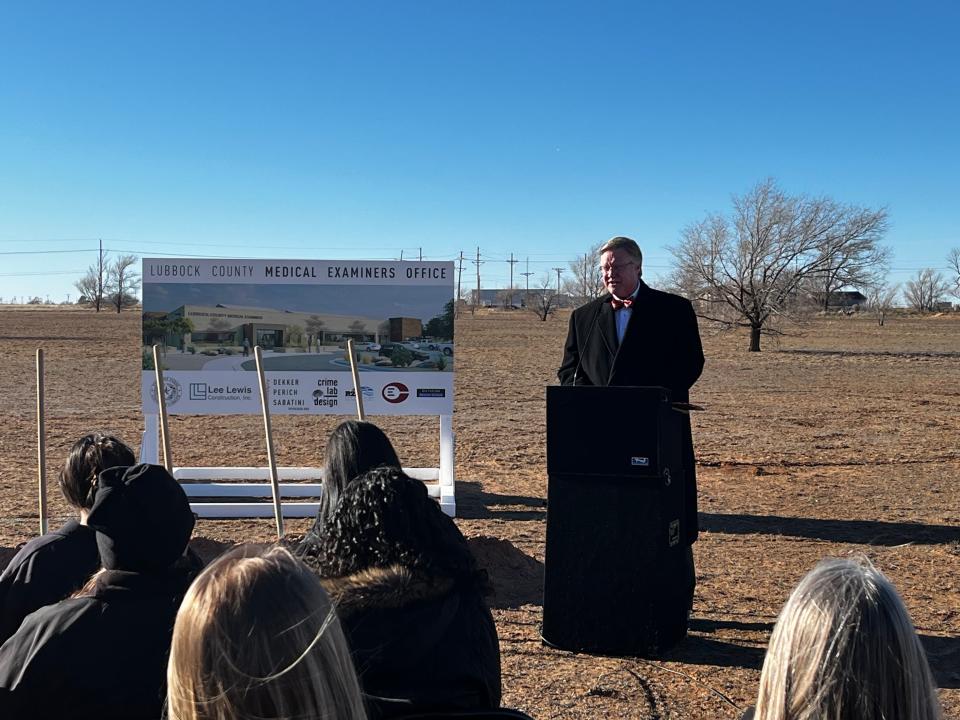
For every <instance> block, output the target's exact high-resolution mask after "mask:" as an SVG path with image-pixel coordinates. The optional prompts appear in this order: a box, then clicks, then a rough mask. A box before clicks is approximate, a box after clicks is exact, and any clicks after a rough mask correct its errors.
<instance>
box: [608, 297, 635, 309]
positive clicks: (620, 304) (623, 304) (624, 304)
mask: <svg viewBox="0 0 960 720" xmlns="http://www.w3.org/2000/svg"><path fill="white" fill-rule="evenodd" d="M610 305H611V306H613V309H614V310H619V309H620V308H628V307H630V306H631V305H633V298H627V299H626V300H617V299H616V298H615V297H611V298H610Z"/></svg>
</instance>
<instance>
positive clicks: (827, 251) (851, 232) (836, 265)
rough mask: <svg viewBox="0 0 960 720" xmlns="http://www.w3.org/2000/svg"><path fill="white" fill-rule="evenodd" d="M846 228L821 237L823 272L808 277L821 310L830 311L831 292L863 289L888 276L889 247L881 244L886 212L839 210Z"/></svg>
mask: <svg viewBox="0 0 960 720" xmlns="http://www.w3.org/2000/svg"><path fill="white" fill-rule="evenodd" d="M839 210H840V211H841V212H843V213H844V214H845V216H846V219H845V221H844V222H845V223H846V224H847V227H845V228H842V231H841V232H840V233H838V234H836V235H834V234H830V235H828V236H827V237H825V238H824V244H823V247H822V248H821V249H820V252H821V253H822V254H823V255H824V258H825V260H826V262H825V265H826V267H825V268H824V269H823V271H822V272H818V273H815V274H814V275H813V276H812V277H811V278H810V280H811V283H810V285H811V288H812V289H814V297H815V298H816V299H817V300H818V301H819V304H820V307H822V308H823V309H824V310H827V309H829V307H830V302H831V300H832V299H833V297H834V293H836V292H837V291H838V290H841V289H843V288H845V287H852V288H857V289H864V288H866V287H868V286H870V285H873V284H875V283H877V282H878V281H879V280H880V279H881V278H883V277H884V276H885V275H886V274H887V269H888V265H889V260H890V248H888V247H885V246H882V245H880V240H881V239H882V237H883V235H884V233H886V231H887V214H886V211H885V210H863V209H860V208H839Z"/></svg>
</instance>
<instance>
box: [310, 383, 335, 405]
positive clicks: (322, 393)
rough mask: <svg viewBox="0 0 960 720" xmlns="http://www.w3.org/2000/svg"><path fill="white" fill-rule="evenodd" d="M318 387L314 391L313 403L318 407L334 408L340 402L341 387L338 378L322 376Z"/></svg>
mask: <svg viewBox="0 0 960 720" xmlns="http://www.w3.org/2000/svg"><path fill="white" fill-rule="evenodd" d="M317 385H318V387H317V389H316V390H314V391H313V404H314V406H316V407H330V408H334V407H337V405H338V404H339V402H340V389H339V387H338V386H337V381H336V380H331V379H330V378H320V379H319V380H317Z"/></svg>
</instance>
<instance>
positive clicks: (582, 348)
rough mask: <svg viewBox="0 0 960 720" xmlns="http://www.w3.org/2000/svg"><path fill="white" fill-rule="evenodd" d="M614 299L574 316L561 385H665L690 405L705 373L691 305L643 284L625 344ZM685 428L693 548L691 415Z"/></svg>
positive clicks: (688, 521) (689, 536)
mask: <svg viewBox="0 0 960 720" xmlns="http://www.w3.org/2000/svg"><path fill="white" fill-rule="evenodd" d="M610 299H611V296H610V295H609V294H606V295H603V296H602V297H600V298H598V299H596V300H594V301H592V302H589V303H587V304H586V305H584V306H582V307H579V308H577V309H576V310H574V311H573V313H572V314H571V315H570V327H569V330H568V332H567V341H566V344H565V346H564V352H563V362H562V363H561V365H560V369H559V370H558V371H557V377H558V378H559V379H560V384H561V385H573V384H577V385H618V386H625V385H634V386H636V385H639V386H649V385H659V386H662V387H665V388H668V389H669V390H670V393H671V397H672V399H673V401H674V402H689V399H690V388H691V387H692V386H693V384H694V383H695V382H696V381H697V378H699V377H700V373H701V372H702V371H703V346H702V345H701V343H700V331H699V329H698V328H697V316H696V314H695V313H694V311H693V306H692V305H691V304H690V301H689V300H687V299H686V298H682V297H680V296H679V295H672V294H670V293H666V292H662V291H660V290H654V289H652V288H650V287H649V286H647V285H646V284H645V283H644V282H643V281H640V287H639V289H638V290H637V295H636V298H635V300H634V303H633V306H632V308H631V309H632V311H633V312H632V314H631V316H630V322H629V323H628V324H627V329H626V332H625V333H624V336H623V342H622V343H621V342H617V326H616V320H615V318H614V310H613V307H612V306H611V305H610ZM610 420H611V421H615V420H617V418H613V417H611V418H610ZM682 424H683V427H682V432H683V456H684V458H683V465H684V474H685V476H686V486H685V493H684V495H685V508H684V516H685V518H686V523H685V524H686V530H687V532H686V539H687V541H688V542H691V543H692V542H694V541H695V540H696V538H697V478H696V464H695V461H694V455H693V439H692V435H691V433H690V418H689V416H684V418H683V423H682Z"/></svg>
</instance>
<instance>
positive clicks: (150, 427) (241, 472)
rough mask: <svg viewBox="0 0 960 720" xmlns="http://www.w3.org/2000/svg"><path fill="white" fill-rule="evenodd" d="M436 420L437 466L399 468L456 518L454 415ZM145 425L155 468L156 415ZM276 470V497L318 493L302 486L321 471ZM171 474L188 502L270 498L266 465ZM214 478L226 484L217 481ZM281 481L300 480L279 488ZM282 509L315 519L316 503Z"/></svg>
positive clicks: (262, 508)
mask: <svg viewBox="0 0 960 720" xmlns="http://www.w3.org/2000/svg"><path fill="white" fill-rule="evenodd" d="M438 417H439V418H440V467H439V468H403V471H404V472H405V473H406V474H407V475H409V476H410V477H412V478H414V479H416V480H422V481H423V483H424V484H425V485H426V486H427V492H428V493H429V495H430V497H432V498H436V499H437V500H438V501H439V502H440V509H441V510H443V512H444V513H446V514H447V515H449V516H450V517H456V515H457V502H456V487H455V481H454V475H453V458H454V438H453V416H452V415H440V416H438ZM144 426H145V429H144V431H143V438H142V440H141V443H140V462H145V463H153V464H158V463H159V459H160V443H159V437H160V434H159V433H160V417H159V415H157V414H156V413H153V414H148V415H145V416H144ZM277 472H278V474H279V478H280V481H281V485H280V496H281V498H319V497H320V495H322V494H323V489H322V485H321V483H319V482H312V483H311V482H302V481H304V480H318V479H322V477H323V471H322V470H321V469H320V468H303V467H279V468H277ZM173 476H174V477H175V478H176V479H177V480H179V481H180V482H181V483H182V485H183V489H184V491H185V492H186V493H187V497H189V498H191V499H192V498H269V497H271V490H270V482H269V480H270V468H268V467H175V468H174V469H173ZM218 480H221V481H230V482H216V481H218ZM284 480H295V481H299V482H295V483H292V484H283V482H282V481H284ZM198 481H200V482H198ZM203 481H206V482H203ZM236 481H241V482H236ZM243 481H248V482H243ZM250 481H260V482H250ZM281 507H282V508H283V517H285V518H305V517H316V515H317V512H318V510H319V508H320V503H319V502H283V503H281ZM190 508H191V509H192V510H193V512H194V513H196V515H197V516H198V517H202V518H252V517H273V505H272V504H271V503H262V502H191V503H190Z"/></svg>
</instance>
